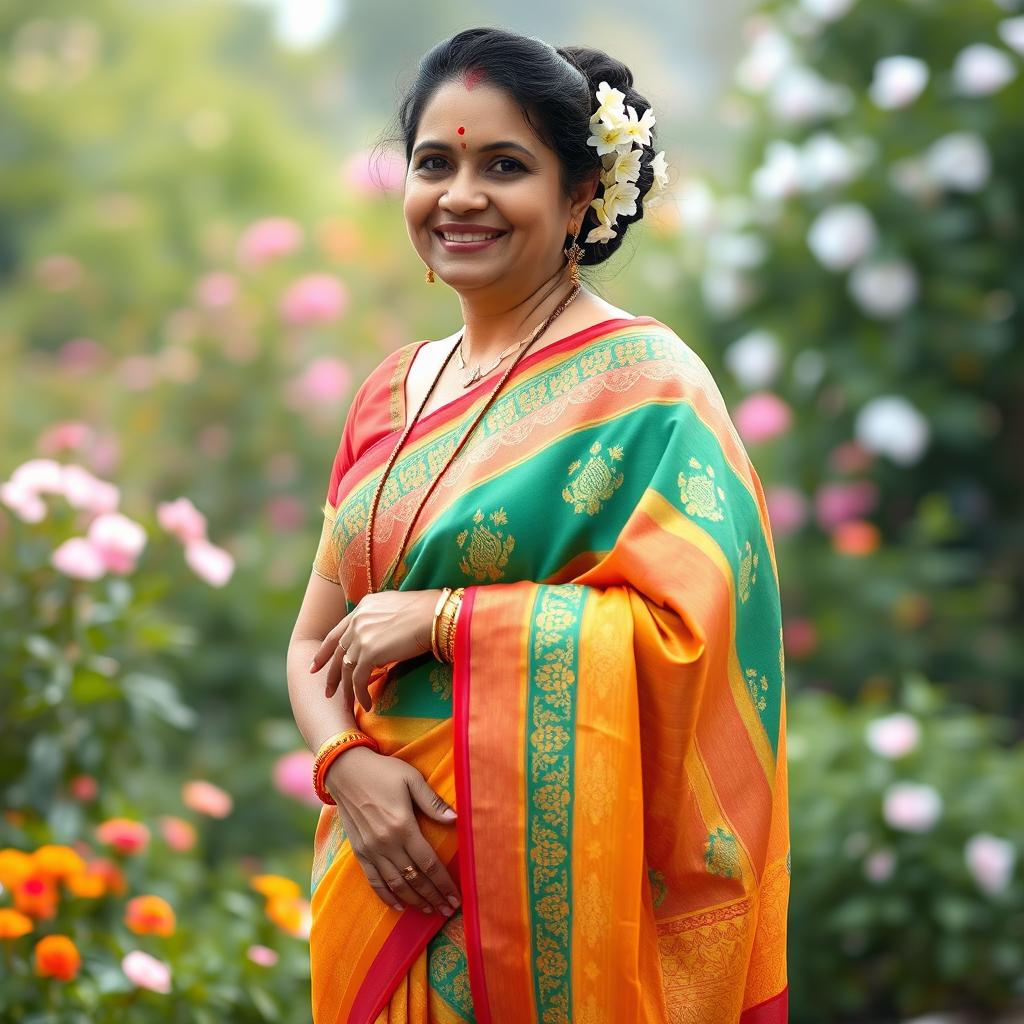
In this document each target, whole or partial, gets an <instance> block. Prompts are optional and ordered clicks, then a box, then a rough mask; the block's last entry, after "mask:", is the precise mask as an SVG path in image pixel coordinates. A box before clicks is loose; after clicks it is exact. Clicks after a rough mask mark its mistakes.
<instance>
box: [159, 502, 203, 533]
mask: <svg viewBox="0 0 1024 1024" xmlns="http://www.w3.org/2000/svg"><path fill="white" fill-rule="evenodd" d="M156 521H157V522H158V523H159V524H160V526H161V527H162V528H163V529H165V530H166V531H167V532H168V533H171V534H173V535H174V536H175V537H177V538H178V540H180V541H181V543H182V544H191V543H192V542H193V541H196V540H205V538H206V517H205V516H204V515H203V514H202V512H200V511H199V509H197V508H196V507H195V505H193V504H192V502H191V501H190V500H189V499H188V498H177V499H176V500H175V501H163V502H161V503H160V504H159V505H157V507H156Z"/></svg>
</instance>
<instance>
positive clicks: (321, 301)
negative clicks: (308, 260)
mask: <svg viewBox="0 0 1024 1024" xmlns="http://www.w3.org/2000/svg"><path fill="white" fill-rule="evenodd" d="M347 308H348V291H347V290H346V289H345V286H344V285H343V284H342V283H341V282H340V281H339V280H338V279H337V278H336V277H332V276H331V275H330V274H307V275H306V276H305V277H300V278H299V279H298V280H297V281H296V282H295V283H294V284H293V285H292V286H291V287H290V288H289V289H288V291H287V292H285V294H284V297H283V298H282V299H281V306H280V311H281V317H282V319H284V320H285V321H286V322H287V323H290V324H294V325H295V326H298V327H304V326H309V325H311V324H326V323H331V322H332V321H334V320H337V319H338V317H340V316H341V315H342V313H344V312H345V310H346V309H347Z"/></svg>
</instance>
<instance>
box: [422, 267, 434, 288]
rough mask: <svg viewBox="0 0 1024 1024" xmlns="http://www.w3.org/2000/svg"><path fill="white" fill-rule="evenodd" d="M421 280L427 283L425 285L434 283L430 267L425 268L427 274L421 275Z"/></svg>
mask: <svg viewBox="0 0 1024 1024" xmlns="http://www.w3.org/2000/svg"><path fill="white" fill-rule="evenodd" d="M423 279H424V280H425V281H426V282H427V284H433V283H434V271H433V270H432V269H431V268H430V267H427V272H426V274H424V275H423Z"/></svg>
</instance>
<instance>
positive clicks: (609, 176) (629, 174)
mask: <svg viewBox="0 0 1024 1024" xmlns="http://www.w3.org/2000/svg"><path fill="white" fill-rule="evenodd" d="M642 156H643V150H640V149H631V150H630V151H629V152H628V153H620V152H619V151H618V150H615V151H614V152H613V153H608V154H607V155H606V156H605V158H604V159H605V161H608V163H607V164H606V168H605V170H604V171H603V172H602V173H601V184H602V185H604V186H605V187H608V186H610V185H614V184H615V182H617V181H619V182H623V183H626V182H631V181H636V179H637V178H639V177H640V158H641V157H642Z"/></svg>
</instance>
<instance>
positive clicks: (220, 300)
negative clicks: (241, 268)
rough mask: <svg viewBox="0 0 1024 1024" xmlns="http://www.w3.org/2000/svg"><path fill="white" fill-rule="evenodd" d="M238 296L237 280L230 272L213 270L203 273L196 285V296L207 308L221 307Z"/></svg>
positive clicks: (200, 303)
mask: <svg viewBox="0 0 1024 1024" xmlns="http://www.w3.org/2000/svg"><path fill="white" fill-rule="evenodd" d="M237 296H238V282H237V281H236V280H235V278H234V277H233V276H232V275H231V274H226V273H224V272H223V271H215V272H213V273H212V274H205V275H204V276H203V277H201V278H200V279H199V282H198V284H197V285H196V298H197V299H198V300H199V305H200V306H205V307H206V308H207V309H223V308H224V307H225V306H230V305H231V303H232V302H234V301H235V298H236V297H237Z"/></svg>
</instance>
